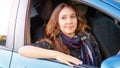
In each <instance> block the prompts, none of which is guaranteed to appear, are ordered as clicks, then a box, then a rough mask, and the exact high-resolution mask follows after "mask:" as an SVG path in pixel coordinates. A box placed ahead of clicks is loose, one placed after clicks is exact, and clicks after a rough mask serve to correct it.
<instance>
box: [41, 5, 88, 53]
mask: <svg viewBox="0 0 120 68" xmlns="http://www.w3.org/2000/svg"><path fill="white" fill-rule="evenodd" d="M64 7H69V8H72V9H73V10H74V11H75V13H76V16H77V23H78V24H77V29H76V31H75V33H76V34H79V33H85V29H86V28H87V24H86V22H85V21H84V20H83V19H82V17H81V15H80V12H79V11H78V9H76V8H75V7H74V6H73V5H71V4H66V3H61V4H59V5H58V6H57V7H56V8H55V9H54V11H53V13H52V15H51V17H50V19H49V21H48V24H47V25H46V30H45V38H44V39H42V40H41V41H47V42H48V43H49V44H50V45H51V46H52V47H53V48H54V50H57V51H60V52H63V53H66V54H70V51H69V49H68V48H67V46H66V45H65V44H63V42H62V40H61V39H60V38H59V33H60V28H59V25H58V18H59V13H60V12H61V10H62V9H63V8H64Z"/></svg>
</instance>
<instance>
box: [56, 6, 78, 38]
mask: <svg viewBox="0 0 120 68" xmlns="http://www.w3.org/2000/svg"><path fill="white" fill-rule="evenodd" d="M58 23H59V27H60V30H61V31H62V32H63V33H64V34H65V35H67V36H68V37H71V38H72V37H74V36H75V30H76V28H77V16H76V13H75V11H74V10H73V9H72V8H70V7H64V8H63V9H62V10H61V12H60V13H59V19H58Z"/></svg>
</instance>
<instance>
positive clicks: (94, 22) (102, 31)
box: [89, 11, 120, 59]
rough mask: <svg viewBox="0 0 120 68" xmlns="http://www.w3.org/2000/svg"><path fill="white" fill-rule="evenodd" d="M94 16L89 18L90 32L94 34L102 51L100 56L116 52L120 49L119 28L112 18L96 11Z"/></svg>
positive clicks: (104, 56)
mask: <svg viewBox="0 0 120 68" xmlns="http://www.w3.org/2000/svg"><path fill="white" fill-rule="evenodd" d="M91 14H95V15H94V17H92V18H90V19H89V24H90V25H91V28H92V32H93V34H94V35H95V37H96V39H97V41H98V43H99V45H100V50H101V52H102V58H103V59H104V58H107V57H109V56H112V55H115V54H117V52H118V50H119V49H120V28H119V27H117V25H116V24H115V23H114V20H112V19H111V18H109V17H108V16H105V15H104V14H102V13H101V12H99V11H96V13H91Z"/></svg>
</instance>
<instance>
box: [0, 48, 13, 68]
mask: <svg viewBox="0 0 120 68" xmlns="http://www.w3.org/2000/svg"><path fill="white" fill-rule="evenodd" d="M11 55H12V52H11V51H7V50H3V49H0V68H9V65H10V60H11Z"/></svg>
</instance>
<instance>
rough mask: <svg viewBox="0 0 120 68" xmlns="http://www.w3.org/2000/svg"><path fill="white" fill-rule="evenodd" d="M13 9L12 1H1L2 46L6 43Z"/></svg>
mask: <svg viewBox="0 0 120 68" xmlns="http://www.w3.org/2000/svg"><path fill="white" fill-rule="evenodd" d="M11 8H12V1H11V0H0V46H1V45H2V46H3V45H5V43H6V36H7V29H8V24H9V18H10V13H11Z"/></svg>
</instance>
